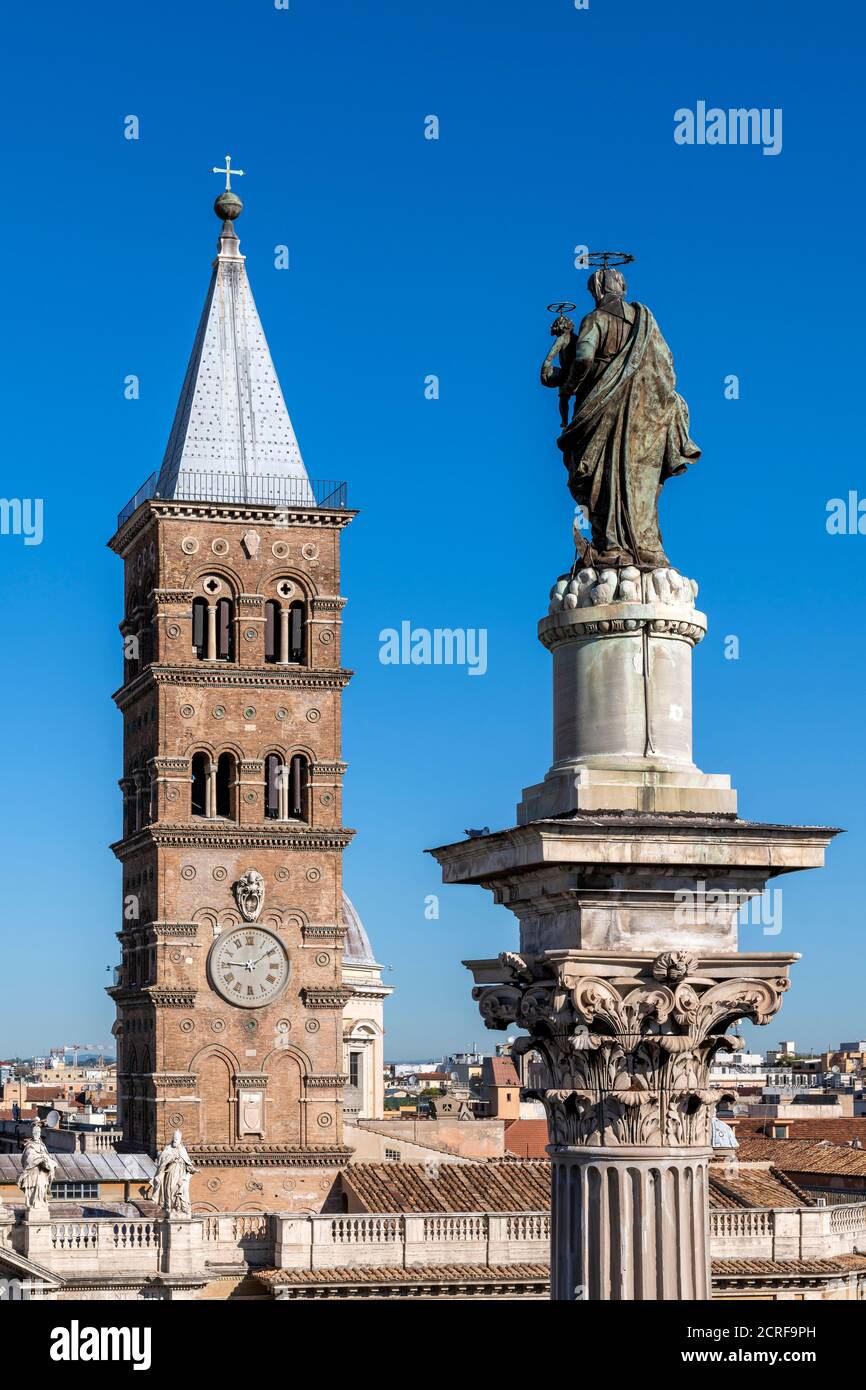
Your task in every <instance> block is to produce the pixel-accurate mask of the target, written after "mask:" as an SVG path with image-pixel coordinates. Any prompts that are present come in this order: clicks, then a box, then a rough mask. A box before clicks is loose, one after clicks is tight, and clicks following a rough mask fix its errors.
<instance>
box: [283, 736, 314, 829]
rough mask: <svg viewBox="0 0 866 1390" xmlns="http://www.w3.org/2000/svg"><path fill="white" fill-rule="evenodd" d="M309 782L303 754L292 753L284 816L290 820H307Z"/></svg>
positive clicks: (308, 765) (307, 765)
mask: <svg viewBox="0 0 866 1390" xmlns="http://www.w3.org/2000/svg"><path fill="white" fill-rule="evenodd" d="M309 782H310V764H309V762H308V761H307V759H306V758H305V757H304V755H303V753H294V754H293V755H292V760H291V762H290V763H289V777H288V783H289V785H288V806H287V808H286V814H287V816H288V818H289V819H290V820H309V816H308V814H307V802H308V800H309Z"/></svg>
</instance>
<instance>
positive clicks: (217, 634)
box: [192, 598, 235, 661]
mask: <svg viewBox="0 0 866 1390" xmlns="http://www.w3.org/2000/svg"><path fill="white" fill-rule="evenodd" d="M234 607H235V606H234V604H233V602H232V600H231V599H230V598H220V599H216V601H215V602H211V601H210V600H209V599H206V598H194V599H193V601H192V645H193V648H194V650H195V654H196V656H197V657H198V659H199V661H234V659H235V621H234V618H235V614H234Z"/></svg>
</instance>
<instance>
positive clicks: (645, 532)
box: [550, 303, 701, 568]
mask: <svg viewBox="0 0 866 1390" xmlns="http://www.w3.org/2000/svg"><path fill="white" fill-rule="evenodd" d="M629 307H630V308H633V309H634V311H635V317H634V322H633V323H632V326H631V332H630V333H629V336H628V339H627V341H626V342H625V345H624V346H623V347H622V348H620V350H619V351H617V352H616V353H615V354H614V355H613V356H607V355H605V352H604V348H605V344H606V341H608V340H609V337H610V335H609V333H607V332H606V331H605V330H606V322H605V321H608V322H607V326H609V327H613V325H610V324H609V319H610V316H609V315H608V314H606V313H605V312H604V311H603V310H594V311H593V312H592V313H591V314H588V315H587V317H586V318H585V319H584V321H583V323H582V324H581V327H580V334H579V337H578V344H577V346H578V358H580V355H581V354H580V343H581V339H583V338H584V337H585V336H586V335H588V334H590V333H592V334H593V335H594V336H595V337H597V338H599V350H598V351H597V352H596V353H595V354H594V356H593V357H592V359H590V361H589V364H588V366H587V367H586V370H585V371H584V373H583V375H581V376H580V377H578V378H577V381H576V386H575V389H574V396H575V405H574V414H573V418H572V420H571V421H570V423H569V424H567V425H566V426H565V428H564V430H563V431H562V434H561V435H560V436H559V439H558V440H557V444H558V445H559V447H560V449H561V450H562V455H563V461H564V463H565V465H566V467H567V468H568V486H569V489H570V491H571V494H572V496H573V498H574V500H575V501H576V502H577V503H579V504H580V506H582V507H584V508H585V509H586V512H587V514H588V516H589V520H590V523H591V526H592V546H593V551H594V561H595V562H596V563H598V564H606V565H617V566H618V565H640V566H644V567H651V568H656V567H662V566H667V563H668V561H667V558H666V556H665V553H664V549H663V548H662V538H661V534H660V532H659V523H658V498H659V494H660V492H661V488H662V485H663V483H664V482H665V480H666V479H667V478H671V477H673V476H674V475H675V474H677V473H683V472H685V469H686V468H687V467H688V465H689V464H690V463H694V462H695V460H696V459H698V458H700V454H701V451H700V449H699V448H698V447H697V445H696V444H695V443H694V441H693V440H692V439H690V438H689V411H688V406H687V405H686V403H685V401H684V400H683V398H682V396H680V395H678V394H677V392H676V389H675V386H676V377H675V376H674V365H673V358H672V356H671V351H670V348H669V347H668V345H667V343H666V342H665V340H664V338H663V337H662V334H661V332H660V330H659V327H658V324H657V323H656V321H655V319H654V318H653V315H652V314H651V313H650V311H649V309H648V308H647V307H646V305H644V304H637V303H632V304H631V305H630V306H629ZM620 323H621V320H620ZM550 384H553V381H551V382H550Z"/></svg>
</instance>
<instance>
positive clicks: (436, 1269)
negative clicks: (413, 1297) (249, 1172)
mask: <svg viewBox="0 0 866 1390" xmlns="http://www.w3.org/2000/svg"><path fill="white" fill-rule="evenodd" d="M255 1277H256V1279H261V1280H262V1281H263V1282H264V1283H267V1284H270V1285H271V1286H277V1285H280V1284H405V1283H407V1282H410V1281H411V1282H414V1283H419V1284H427V1283H432V1284H441V1283H443V1282H446V1281H451V1280H456V1281H460V1282H463V1281H464V1280H465V1281H469V1282H472V1283H476V1284H487V1283H494V1282H496V1283H499V1282H501V1281H502V1280H507V1281H511V1282H514V1281H516V1280H525V1279H534V1280H539V1279H543V1280H547V1279H549V1278H550V1266H549V1265H501V1266H500V1265H419V1266H417V1267H415V1266H411V1265H410V1266H409V1267H408V1268H406V1267H405V1266H403V1265H391V1266H388V1265H386V1266H378V1265H371V1266H366V1265H364V1266H360V1267H358V1268H351V1269H263V1270H257V1271H256V1273H255Z"/></svg>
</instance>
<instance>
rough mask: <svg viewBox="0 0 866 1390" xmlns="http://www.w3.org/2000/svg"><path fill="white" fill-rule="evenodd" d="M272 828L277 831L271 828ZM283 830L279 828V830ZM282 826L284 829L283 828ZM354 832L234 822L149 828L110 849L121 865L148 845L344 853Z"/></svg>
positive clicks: (281, 822) (280, 824)
mask: <svg viewBox="0 0 866 1390" xmlns="http://www.w3.org/2000/svg"><path fill="white" fill-rule="evenodd" d="M271 826H273V827H274V828H271ZM276 827H280V828H276ZM282 827H285V829H283V828H282ZM354 834H355V832H354V830H347V829H346V828H345V827H342V826H341V827H340V828H339V829H337V830H324V829H323V830H306V831H303V830H298V829H296V828H290V827H289V823H288V822H287V821H272V822H271V823H270V825H237V824H233V823H231V822H225V821H221V822H214V823H212V824H208V823H207V822H204V823H199V822H197V823H195V824H193V823H191V822H187V823H185V824H184V823H181V824H178V825H168V824H159V823H157V824H154V825H147V826H145V827H144V828H143V829H142V830H139V831H137V832H136V834H135V835H134V836H132V837H131V838H130V839H127V840H117V841H116V842H115V843H114V844H113V845H111V846H110V848H111V850H112V852H113V853H114V854H115V855H116V857H117V858H118V859H119V860H121V862H122V861H123V860H124V859H126V858H128V857H130V856H131V855H134V854H137V853H138V852H139V851H140V850H142V849H143V848H144V847H145V846H147V845H168V846H171V847H172V848H174V849H249V850H253V849H279V850H302V851H303V850H307V851H326V852H327V851H331V850H333V851H338V850H343V849H345V848H346V846H347V845H348V844H349V843H350V841H351V840H352V838H353V837H354Z"/></svg>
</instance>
